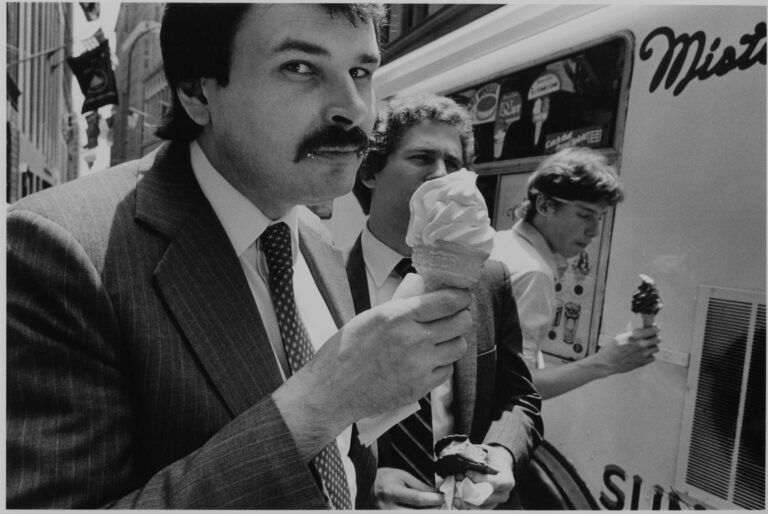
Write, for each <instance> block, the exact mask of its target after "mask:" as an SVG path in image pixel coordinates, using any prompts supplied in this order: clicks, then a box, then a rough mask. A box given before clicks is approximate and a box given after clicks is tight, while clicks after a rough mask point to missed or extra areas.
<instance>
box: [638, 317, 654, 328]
mask: <svg viewBox="0 0 768 514" xmlns="http://www.w3.org/2000/svg"><path fill="white" fill-rule="evenodd" d="M641 317H642V318H643V328H648V327H652V326H653V322H654V321H656V315H655V314H641Z"/></svg>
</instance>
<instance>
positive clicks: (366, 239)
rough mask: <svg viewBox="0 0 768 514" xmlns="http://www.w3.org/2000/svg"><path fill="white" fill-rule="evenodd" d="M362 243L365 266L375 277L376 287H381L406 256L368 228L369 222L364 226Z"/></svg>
mask: <svg viewBox="0 0 768 514" xmlns="http://www.w3.org/2000/svg"><path fill="white" fill-rule="evenodd" d="M360 245H361V246H362V250H363V260H364V261H365V267H366V268H368V271H369V272H370V274H371V277H372V278H373V281H374V283H375V284H376V287H378V288H380V287H381V285H382V284H383V283H384V281H385V280H386V279H387V277H389V275H390V273H392V270H394V269H395V266H397V264H398V263H399V262H400V260H401V259H403V258H404V257H406V256H405V255H400V254H399V253H398V252H396V251H395V250H393V249H392V248H390V247H389V246H387V245H385V244H384V243H382V242H381V241H379V240H378V239H377V238H376V236H374V235H373V234H372V233H371V231H370V230H369V229H368V224H367V223H366V224H365V227H363V234H362V236H361V238H360Z"/></svg>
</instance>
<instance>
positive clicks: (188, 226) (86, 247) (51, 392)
mask: <svg viewBox="0 0 768 514" xmlns="http://www.w3.org/2000/svg"><path fill="white" fill-rule="evenodd" d="M188 154H189V152H188V147H187V146H186V145H178V144H170V145H165V146H163V147H161V149H160V150H159V151H158V152H155V153H154V154H152V155H150V156H148V157H146V158H144V159H142V160H141V161H134V162H130V163H126V164H124V165H120V166H118V167H116V168H113V169H111V170H107V171H105V172H102V173H98V174H94V175H91V176H87V177H85V178H83V179H81V180H78V181H76V182H73V183H69V184H65V185H63V186H60V187H56V188H53V189H51V190H47V191H44V192H42V193H40V194H37V195H33V196H31V197H27V198H25V199H23V200H22V201H20V202H18V203H16V204H14V205H13V206H11V208H10V209H9V212H8V221H7V229H8V230H7V235H8V247H7V257H8V259H7V264H8V290H7V302H8V303H7V313H8V327H7V329H8V333H7V385H8V392H7V443H6V445H7V446H6V449H7V454H6V456H7V484H6V493H7V506H8V507H57V508H66V507H85V508H87V507H98V506H112V507H139V508H166V507H168V508H217V507H220V508H231V509H246V508H248V509H258V508H298V509H301V508H318V509H321V508H324V507H325V505H324V502H323V499H322V496H321V493H320V491H319V489H318V487H317V485H316V482H315V480H314V478H313V475H312V473H311V471H310V469H309V468H308V467H307V465H305V464H304V463H303V462H302V460H301V458H300V457H299V455H298V452H297V450H296V447H295V445H294V443H293V440H292V437H291V435H290V433H289V431H288V429H287V427H286V426H285V424H284V422H283V420H282V417H281V416H280V414H279V412H278V410H277V408H276V406H275V405H274V403H273V402H272V401H271V399H270V393H271V392H272V391H274V390H275V389H276V388H277V387H279V385H280V384H281V383H282V380H281V378H280V373H279V371H278V368H277V365H276V362H275V357H274V355H273V353H272V350H271V347H270V344H269V341H268V339H267V335H266V332H265V330H264V326H263V324H262V322H261V318H260V316H259V313H258V311H257V308H256V304H255V302H254V300H253V297H252V295H251V292H250V289H249V287H248V284H247V281H246V279H245V276H244V274H243V272H242V268H241V267H240V264H239V262H238V259H237V257H236V255H235V253H234V251H233V250H232V247H231V244H230V242H229V240H228V239H227V236H226V234H225V232H224V230H223V228H222V227H221V225H220V223H219V222H218V220H217V218H216V216H215V214H214V212H213V210H212V208H211V206H210V204H209V203H208V202H207V200H206V199H205V197H204V196H203V194H202V192H201V190H200V188H199V186H198V184H197V181H196V180H195V179H194V176H193V174H192V171H191V166H190V163H189V155H188ZM300 244H301V248H302V252H303V253H304V256H305V258H306V260H307V263H308V265H309V267H310V269H311V270H312V273H313V275H314V276H315V280H316V282H317V284H318V287H319V289H320V291H321V293H322V295H323V297H324V298H325V300H326V303H327V304H328V306H329V308H330V311H331V313H332V315H333V318H334V320H335V322H336V323H337V324H338V325H341V324H343V323H344V322H345V321H346V320H348V318H350V317H351V316H353V315H354V312H353V308H352V300H351V298H350V297H349V289H348V285H347V282H346V276H345V274H344V267H343V260H342V257H341V255H340V252H339V251H338V250H336V249H334V248H332V247H330V246H328V245H326V244H325V243H323V242H321V241H320V240H319V239H318V238H317V237H315V235H314V234H313V233H312V232H311V230H309V229H307V227H305V226H302V227H301V229H300ZM320 270H322V272H321V271H320ZM353 440H354V441H355V442H356V441H357V438H356V437H353ZM351 453H352V457H353V461H354V462H355V463H356V468H357V470H358V487H359V491H360V492H359V494H358V498H361V497H365V496H366V493H367V492H369V491H370V489H371V484H372V481H373V473H374V472H375V460H374V456H373V455H372V453H371V452H370V451H369V450H363V449H362V448H361V447H360V446H359V444H358V445H354V446H353V449H352V452H351Z"/></svg>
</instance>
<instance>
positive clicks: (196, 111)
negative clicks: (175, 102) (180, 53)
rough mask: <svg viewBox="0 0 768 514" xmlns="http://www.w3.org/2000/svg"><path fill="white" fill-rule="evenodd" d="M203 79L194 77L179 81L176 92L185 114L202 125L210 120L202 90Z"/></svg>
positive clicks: (206, 101) (206, 100)
mask: <svg viewBox="0 0 768 514" xmlns="http://www.w3.org/2000/svg"><path fill="white" fill-rule="evenodd" d="M203 80H205V79H194V80H190V81H186V82H181V83H179V87H177V88H176V93H177V94H178V95H179V101H180V102H181V105H182V106H183V107H184V110H185V111H187V115H188V116H189V117H190V118H191V119H192V121H194V122H195V123H197V124H198V125H200V126H202V127H204V126H206V125H208V123H209V122H210V121H211V113H210V112H209V111H208V99H207V98H206V97H205V92H204V91H203V83H202V82H203Z"/></svg>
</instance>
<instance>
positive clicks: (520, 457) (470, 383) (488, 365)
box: [347, 237, 543, 476]
mask: <svg viewBox="0 0 768 514" xmlns="http://www.w3.org/2000/svg"><path fill="white" fill-rule="evenodd" d="M347 278H348V279H349V284H350V286H351V289H352V297H353V299H354V303H355V311H356V312H358V313H359V312H362V311H364V310H366V309H369V308H370V305H371V304H370V295H369V291H368V280H367V278H366V272H365V262H364V261H363V252H362V247H361V244H360V237H358V238H357V240H356V241H355V243H354V244H353V246H352V248H351V249H350V250H349V256H348V257H347ZM472 293H473V296H474V301H473V303H472V305H471V307H470V310H471V312H472V317H473V318H474V331H473V332H472V333H471V334H468V335H467V336H466V339H467V345H468V349H467V353H466V354H465V356H464V357H463V358H462V359H461V360H459V361H458V362H457V363H456V364H455V365H454V374H453V396H454V400H453V401H454V403H453V404H454V407H453V415H454V423H455V426H454V432H455V433H457V434H468V435H469V436H470V439H471V441H472V442H474V443H486V444H494V443H495V444H501V445H503V446H505V447H506V448H508V449H509V450H510V451H511V453H512V456H513V457H514V460H515V476H520V473H522V472H523V471H524V470H525V469H526V466H527V462H528V459H529V457H530V455H531V454H532V453H533V450H534V449H535V448H536V447H537V446H538V445H539V443H540V442H541V439H542V436H543V425H542V421H541V414H540V411H541V396H540V395H539V393H538V392H537V391H536V389H535V388H534V387H533V382H532V380H531V374H530V372H529V371H528V367H527V366H526V365H525V362H524V361H523V358H522V335H521V333H520V323H519V321H518V318H517V306H516V304H515V299H514V297H513V295H512V289H511V285H510V282H509V273H508V272H507V269H506V268H505V267H504V265H503V264H501V263H500V262H497V261H491V260H489V261H487V262H486V264H485V268H484V269H483V275H482V277H481V279H480V282H479V283H478V284H477V286H475V287H474V288H473V290H472ZM378 450H379V459H380V465H386V463H387V461H388V452H389V448H388V442H387V439H386V436H383V437H382V438H381V439H379V444H378Z"/></svg>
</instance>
